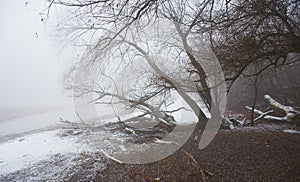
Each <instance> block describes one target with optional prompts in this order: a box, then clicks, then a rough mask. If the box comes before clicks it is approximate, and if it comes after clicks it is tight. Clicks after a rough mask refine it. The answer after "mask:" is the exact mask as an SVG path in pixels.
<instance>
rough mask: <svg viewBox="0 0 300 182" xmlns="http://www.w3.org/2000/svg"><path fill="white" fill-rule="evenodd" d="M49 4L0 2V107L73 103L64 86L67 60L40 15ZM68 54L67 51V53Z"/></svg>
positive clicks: (40, 2) (18, 0) (9, 0)
mask: <svg viewBox="0 0 300 182" xmlns="http://www.w3.org/2000/svg"><path fill="white" fill-rule="evenodd" d="M45 3H46V1H41V0H39V1H37V0H36V1H29V2H28V4H27V3H26V2H24V1H20V0H2V1H1V2H0V24H1V28H0V50H1V53H0V101H1V102H0V107H2V108H3V107H49V106H61V105H65V104H68V103H70V101H71V98H68V97H66V96H64V90H63V87H62V78H63V71H64V69H65V65H66V64H65V60H68V59H69V58H68V57H67V56H66V55H67V54H65V53H64V51H60V49H59V47H57V46H56V42H55V41H54V40H55V37H53V32H51V31H52V30H53V27H51V23H47V24H45V23H43V22H42V21H41V17H40V16H39V12H41V11H42V10H44V9H45ZM65 52H66V51H65Z"/></svg>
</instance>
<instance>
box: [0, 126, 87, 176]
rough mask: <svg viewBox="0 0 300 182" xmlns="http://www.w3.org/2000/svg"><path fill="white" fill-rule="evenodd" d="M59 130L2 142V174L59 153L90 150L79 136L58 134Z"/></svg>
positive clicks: (0, 172) (0, 150) (0, 167)
mask: <svg viewBox="0 0 300 182" xmlns="http://www.w3.org/2000/svg"><path fill="white" fill-rule="evenodd" d="M57 133H58V131H47V132H42V133H36V134H32V135H27V136H25V137H21V138H16V139H14V140H11V141H8V142H6V143H2V144H0V175H5V174H8V173H12V172H14V171H17V170H20V169H22V168H26V167H29V166H30V165H33V164H34V163H37V162H39V161H41V160H47V159H50V157H51V156H54V155H57V154H62V155H64V154H68V153H80V152H83V151H86V150H88V146H86V145H85V144H84V143H83V142H80V141H79V138H75V137H64V138H61V137H59V136H58V135H57Z"/></svg>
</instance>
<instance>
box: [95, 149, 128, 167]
mask: <svg viewBox="0 0 300 182" xmlns="http://www.w3.org/2000/svg"><path fill="white" fill-rule="evenodd" d="M100 152H102V153H103V155H104V156H105V157H107V158H109V159H111V160H113V161H115V162H117V163H119V164H123V163H124V162H123V161H120V160H119V159H116V158H114V157H112V156H111V155H109V154H108V153H106V152H105V151H104V150H100Z"/></svg>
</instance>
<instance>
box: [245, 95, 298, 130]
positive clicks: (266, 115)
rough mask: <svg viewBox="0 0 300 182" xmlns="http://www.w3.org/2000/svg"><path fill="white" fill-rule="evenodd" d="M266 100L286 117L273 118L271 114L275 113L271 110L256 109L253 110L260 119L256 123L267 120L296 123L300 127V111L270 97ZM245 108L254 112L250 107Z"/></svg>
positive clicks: (266, 96)
mask: <svg viewBox="0 0 300 182" xmlns="http://www.w3.org/2000/svg"><path fill="white" fill-rule="evenodd" d="M264 98H265V99H266V101H267V102H268V103H269V104H270V106H271V107H273V108H274V109H276V110H279V111H280V112H282V113H283V114H285V115H284V116H272V115H270V114H271V113H273V112H274V110H269V111H266V112H263V111H260V110H258V109H254V110H253V111H254V113H255V114H257V115H258V117H257V118H255V119H254V122H255V121H258V120H260V119H267V120H274V121H282V122H289V123H294V124H297V125H300V111H297V110H295V109H294V108H293V107H291V106H285V105H282V104H281V103H279V102H277V101H276V100H275V99H273V98H272V97H271V96H269V95H265V96H264ZM245 108H246V109H248V110H250V111H251V110H252V108H251V107H249V106H246V107H245Z"/></svg>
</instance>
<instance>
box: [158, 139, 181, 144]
mask: <svg viewBox="0 0 300 182" xmlns="http://www.w3.org/2000/svg"><path fill="white" fill-rule="evenodd" d="M154 142H155V143H158V144H175V145H179V144H178V143H176V142H172V141H164V140H160V139H158V138H155V139H154Z"/></svg>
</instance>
